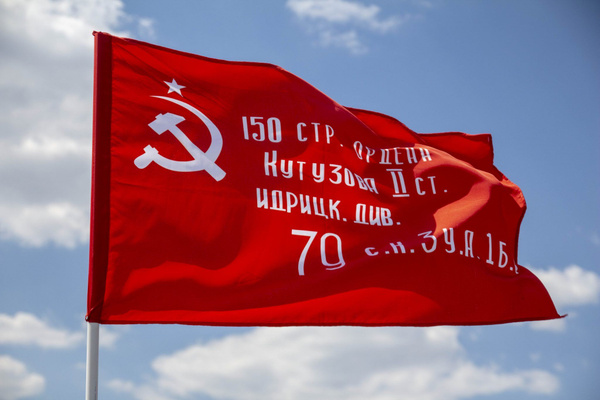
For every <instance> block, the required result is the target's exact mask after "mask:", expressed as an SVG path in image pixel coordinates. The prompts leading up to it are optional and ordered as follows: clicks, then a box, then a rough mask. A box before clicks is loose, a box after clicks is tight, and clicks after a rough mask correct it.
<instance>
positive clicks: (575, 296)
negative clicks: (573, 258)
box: [531, 265, 600, 309]
mask: <svg viewBox="0 0 600 400" xmlns="http://www.w3.org/2000/svg"><path fill="white" fill-rule="evenodd" d="M531 271H532V272H533V273H534V274H535V275H536V276H537V277H538V278H540V280H541V281H542V283H543V284H544V286H546V289H548V292H549V293H550V297H552V300H554V304H555V305H556V307H557V308H559V309H562V308H567V307H572V306H583V305H588V304H598V301H599V300H600V276H599V275H598V274H597V273H595V272H593V271H587V270H585V269H583V268H581V267H580V266H578V265H570V266H568V267H567V268H565V269H564V270H560V269H557V268H549V269H531Z"/></svg>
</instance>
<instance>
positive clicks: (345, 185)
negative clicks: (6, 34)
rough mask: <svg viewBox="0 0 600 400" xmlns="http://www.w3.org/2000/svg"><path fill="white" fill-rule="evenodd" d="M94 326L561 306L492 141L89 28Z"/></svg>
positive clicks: (531, 311) (453, 316) (439, 314)
mask: <svg viewBox="0 0 600 400" xmlns="http://www.w3.org/2000/svg"><path fill="white" fill-rule="evenodd" d="M95 36H96V69H95V107H94V162H93V193H92V236H91V252H90V275H89V291H88V314H87V318H88V321H90V322H100V323H109V324H110V323H183V324H201V325H268V326H269V325H270V326H279V325H341V324H343V325H415V326H428V325H438V324H450V325H456V324H468V325H471V324H493V323H504V322H512V321H524V320H541V319H551V318H557V317H559V316H558V315H557V313H556V310H555V308H554V305H553V303H552V301H551V299H550V297H549V296H548V293H547V291H546V289H545V288H544V286H543V285H542V284H541V283H540V281H539V280H538V279H537V278H536V277H535V276H534V275H533V274H532V273H531V272H530V271H528V270H527V269H525V268H524V267H521V266H519V265H518V264H517V238H518V232H519V226H520V222H521V219H522V217H523V214H524V212H525V201H524V199H523V196H522V193H521V191H520V190H519V188H518V187H517V186H516V185H514V184H513V183H512V182H510V181H509V180H508V179H507V178H506V177H504V176H503V175H502V174H501V173H500V172H499V171H498V170H497V169H496V168H495V167H494V165H493V152H492V145H491V137H490V136H489V135H466V134H462V133H441V134H429V135H421V134H417V133H415V132H413V131H411V130H410V129H408V128H407V127H406V126H404V125H403V124H402V123H400V122H398V121H397V120H395V119H393V118H391V117H388V116H385V115H382V114H377V113H373V112H369V111H364V110H357V109H351V108H346V107H343V106H340V105H339V104H337V103H336V102H334V101H333V100H331V99H330V98H328V97H327V96H325V95H324V94H323V93H321V92H320V91H318V90H317V89H315V88H314V87H312V86H311V85H309V84H307V83H306V82H304V81H302V80H301V79H299V78H297V77H296V76H294V75H292V74H290V73H289V72H287V71H285V70H283V69H281V68H279V67H276V66H273V65H269V64H260V63H243V62H227V61H221V60H214V59H209V58H205V57H200V56H196V55H192V54H187V53H182V52H179V51H175V50H171V49H166V48H162V47H158V46H155V45H151V44H147V43H143V42H139V41H135V40H131V39H123V38H117V37H113V36H110V35H108V34H104V33H96V34H95Z"/></svg>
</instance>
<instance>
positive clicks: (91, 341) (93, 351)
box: [85, 322, 100, 400]
mask: <svg viewBox="0 0 600 400" xmlns="http://www.w3.org/2000/svg"><path fill="white" fill-rule="evenodd" d="M99 339H100V324H98V323H95V322H88V328H87V363H86V366H85V400H97V399H98V345H99Z"/></svg>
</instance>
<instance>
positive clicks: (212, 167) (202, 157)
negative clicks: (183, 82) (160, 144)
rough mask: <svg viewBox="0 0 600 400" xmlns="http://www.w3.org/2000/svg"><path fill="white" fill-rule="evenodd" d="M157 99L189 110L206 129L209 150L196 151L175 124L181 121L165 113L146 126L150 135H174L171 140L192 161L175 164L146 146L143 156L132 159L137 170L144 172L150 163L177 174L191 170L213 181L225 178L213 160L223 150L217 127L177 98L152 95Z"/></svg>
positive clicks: (180, 118) (182, 119)
mask: <svg viewBox="0 0 600 400" xmlns="http://www.w3.org/2000/svg"><path fill="white" fill-rule="evenodd" d="M152 97H156V98H159V99H163V100H167V101H170V102H172V103H175V104H177V105H179V106H181V107H183V108H185V109H187V110H188V111H191V112H192V113H193V114H194V115H195V116H197V117H198V118H199V119H200V120H201V121H202V122H203V123H204V125H206V127H207V128H208V131H209V132H210V136H211V143H210V147H209V149H208V150H207V151H206V153H205V152H203V151H202V150H200V149H199V148H198V146H196V145H195V144H194V143H192V141H191V140H190V139H189V138H188V137H187V136H186V134H185V133H183V131H182V130H181V129H179V127H178V126H177V124H179V123H180V122H182V121H185V118H183V117H182V116H180V115H176V114H172V113H166V114H158V115H157V116H156V119H155V120H154V121H152V122H151V123H149V124H148V126H149V127H150V128H152V130H153V131H154V132H156V133H157V134H159V135H162V134H163V133H164V132H166V131H169V132H171V133H172V134H173V136H175V138H176V139H177V140H178V141H179V142H180V143H181V144H182V145H183V147H184V148H185V149H186V150H187V151H188V153H190V155H191V156H192V157H193V158H194V159H193V160H190V161H175V160H171V159H170V158H166V157H164V156H162V155H160V154H159V153H158V150H157V149H156V148H154V147H152V146H150V145H148V146H146V147H145V148H144V154H142V155H140V156H139V157H137V158H136V159H135V160H134V164H135V166H136V167H138V168H139V169H144V168H146V167H147V166H148V165H150V163H152V162H153V161H154V162H155V163H156V164H158V165H160V166H161V167H163V168H166V169H168V170H171V171H177V172H195V171H206V172H208V173H209V174H210V176H212V177H213V178H214V179H215V180H216V181H220V180H221V179H223V178H224V177H225V171H223V170H222V169H221V167H219V166H218V165H217V164H215V161H216V160H217V157H219V154H220V153H221V149H222V148H223V137H222V136H221V132H219V128H217V126H216V125H215V124H214V123H213V122H212V121H211V120H210V119H208V117H207V116H206V115H204V114H203V113H202V112H200V111H199V110H197V109H196V108H194V107H192V106H191V105H189V104H187V103H184V102H182V101H180V100H177V99H172V98H170V97H163V96H152Z"/></svg>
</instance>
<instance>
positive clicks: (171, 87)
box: [163, 78, 185, 97]
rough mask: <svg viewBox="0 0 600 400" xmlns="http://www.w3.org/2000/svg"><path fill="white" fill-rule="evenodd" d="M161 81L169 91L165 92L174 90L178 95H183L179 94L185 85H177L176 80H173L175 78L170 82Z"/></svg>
mask: <svg viewBox="0 0 600 400" xmlns="http://www.w3.org/2000/svg"><path fill="white" fill-rule="evenodd" d="M163 82H164V83H165V84H166V85H167V86H168V87H169V91H168V92H167V94H169V93H173V92H175V93H177V94H178V95H180V96H181V97H183V95H182V94H181V89H185V86H183V85H179V84H178V83H177V81H176V80H175V78H173V80H172V81H171V82H167V81H163Z"/></svg>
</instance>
